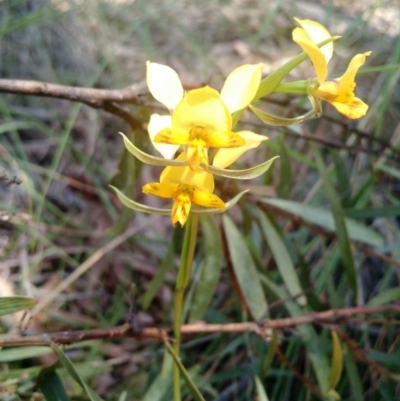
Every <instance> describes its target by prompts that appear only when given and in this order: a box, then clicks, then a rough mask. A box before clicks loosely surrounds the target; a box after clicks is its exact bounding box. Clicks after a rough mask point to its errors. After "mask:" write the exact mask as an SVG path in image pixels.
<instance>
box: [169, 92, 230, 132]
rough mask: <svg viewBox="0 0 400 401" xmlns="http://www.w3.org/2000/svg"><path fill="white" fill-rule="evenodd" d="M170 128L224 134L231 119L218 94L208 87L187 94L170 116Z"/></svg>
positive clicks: (228, 127)
mask: <svg viewBox="0 0 400 401" xmlns="http://www.w3.org/2000/svg"><path fill="white" fill-rule="evenodd" d="M172 127H173V128H176V129H178V130H186V131H191V130H192V128H194V127H201V128H206V129H210V130H211V131H219V132H225V131H230V130H231V128H232V117H231V115H230V112H229V110H228V108H227V107H226V105H225V103H224V102H223V101H222V99H221V96H220V94H219V93H218V91H216V90H215V89H212V88H210V87H208V86H206V87H204V88H200V89H194V90H191V91H190V92H188V93H187V94H186V95H185V97H184V98H183V100H182V101H181V102H180V103H179V104H178V105H177V106H176V108H175V110H174V112H173V114H172Z"/></svg>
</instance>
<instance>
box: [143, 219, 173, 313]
mask: <svg viewBox="0 0 400 401" xmlns="http://www.w3.org/2000/svg"><path fill="white" fill-rule="evenodd" d="M176 233H177V227H174V235H173V237H172V240H171V241H170V243H169V246H168V250H167V253H166V254H165V256H164V258H163V261H162V263H161V265H160V266H159V267H158V269H157V272H156V274H155V275H154V277H153V279H152V280H151V282H150V284H149V286H148V288H147V290H146V292H145V293H144V295H143V297H142V298H141V301H140V302H141V304H142V307H143V309H144V310H146V309H147V308H148V307H149V306H150V303H151V301H152V300H153V298H154V297H155V295H156V293H157V291H158V289H159V288H160V287H161V285H162V284H163V282H164V278H165V275H166V274H167V273H168V271H169V270H171V269H172V268H173V266H174V258H175V238H176Z"/></svg>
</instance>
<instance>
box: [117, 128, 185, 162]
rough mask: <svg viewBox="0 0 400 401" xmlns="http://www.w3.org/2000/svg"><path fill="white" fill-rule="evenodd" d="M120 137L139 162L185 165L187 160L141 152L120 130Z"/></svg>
mask: <svg viewBox="0 0 400 401" xmlns="http://www.w3.org/2000/svg"><path fill="white" fill-rule="evenodd" d="M120 134H121V135H122V138H123V140H124V144H125V147H126V149H127V150H128V151H129V152H130V153H132V154H133V155H134V156H135V157H136V158H137V159H139V160H140V161H141V162H143V163H146V164H150V165H153V166H186V165H187V161H185V160H176V159H164V158H162V157H157V156H152V155H149V154H148V153H146V152H143V151H142V150H140V149H139V148H138V147H136V146H135V145H134V144H133V143H132V142H131V141H130V140H129V139H128V137H127V136H126V135H124V134H123V133H122V132H120Z"/></svg>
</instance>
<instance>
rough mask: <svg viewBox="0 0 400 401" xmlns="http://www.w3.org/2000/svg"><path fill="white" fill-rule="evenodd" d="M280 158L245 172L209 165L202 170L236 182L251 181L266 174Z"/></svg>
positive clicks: (272, 159)
mask: <svg viewBox="0 0 400 401" xmlns="http://www.w3.org/2000/svg"><path fill="white" fill-rule="evenodd" d="M278 157H279V156H275V157H272V158H271V159H269V160H267V161H265V162H264V163H261V164H258V165H257V166H255V167H250V168H247V169H244V170H228V169H224V168H219V167H214V166H211V165H209V166H208V168H206V166H204V165H200V166H199V167H200V169H201V170H205V171H208V172H209V173H211V174H214V175H219V176H221V177H226V178H234V179H236V180H251V179H253V178H255V177H259V176H260V175H262V174H264V173H265V172H266V171H267V170H268V169H269V168H270V167H271V165H272V162H273V161H274V160H275V159H277V158H278Z"/></svg>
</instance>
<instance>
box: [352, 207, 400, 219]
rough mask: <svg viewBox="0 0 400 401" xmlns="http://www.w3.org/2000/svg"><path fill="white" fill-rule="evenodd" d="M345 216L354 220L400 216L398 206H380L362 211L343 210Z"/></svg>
mask: <svg viewBox="0 0 400 401" xmlns="http://www.w3.org/2000/svg"><path fill="white" fill-rule="evenodd" d="M344 213H345V215H346V216H348V217H353V218H356V219H377V218H379V217H397V216H400V206H393V205H387V206H381V207H371V208H363V209H345V211H344Z"/></svg>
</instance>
